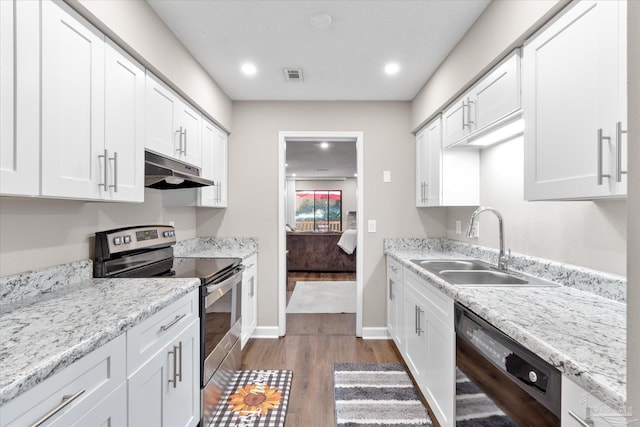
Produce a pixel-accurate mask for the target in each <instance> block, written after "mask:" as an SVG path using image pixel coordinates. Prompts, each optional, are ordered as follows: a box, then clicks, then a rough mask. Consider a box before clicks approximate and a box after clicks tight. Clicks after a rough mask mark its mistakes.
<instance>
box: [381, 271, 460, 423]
mask: <svg viewBox="0 0 640 427" xmlns="http://www.w3.org/2000/svg"><path fill="white" fill-rule="evenodd" d="M394 262H395V261H394V260H391V259H390V260H389V261H388V264H387V266H388V267H391V266H392V265H393V264H392V263H394ZM392 272H393V270H392ZM392 280H393V274H391V275H390V276H389V280H388V281H389V283H391V281H392ZM388 299H389V298H388ZM391 310H392V311H395V312H396V313H401V315H400V316H401V319H402V328H403V330H402V334H403V336H404V343H403V344H401V345H399V346H398V349H399V350H400V353H401V354H402V357H403V358H404V361H405V362H406V364H407V366H408V367H409V370H410V371H411V374H412V375H413V377H414V379H415V381H416V383H417V385H418V387H419V388H420V391H421V392H422V394H423V395H424V396H425V398H426V400H427V403H428V404H429V407H430V408H431V410H432V411H433V413H434V415H435V417H436V419H437V421H438V423H439V424H440V425H441V426H442V427H445V426H454V425H455V412H456V410H455V392H456V390H455V385H456V374H455V369H456V338H455V329H454V318H453V300H452V299H451V298H449V297H448V296H446V295H444V294H443V293H442V292H440V291H439V290H438V289H436V288H434V287H433V286H431V285H430V284H429V283H428V282H427V281H426V280H423V279H421V278H420V277H419V276H417V275H416V274H414V273H413V272H412V271H409V270H406V269H405V270H404V283H403V286H402V300H401V303H400V304H396V305H395V307H393V308H392V309H391ZM389 333H390V334H392V336H393V334H394V332H392V330H390V331H389ZM396 344H397V342H396Z"/></svg>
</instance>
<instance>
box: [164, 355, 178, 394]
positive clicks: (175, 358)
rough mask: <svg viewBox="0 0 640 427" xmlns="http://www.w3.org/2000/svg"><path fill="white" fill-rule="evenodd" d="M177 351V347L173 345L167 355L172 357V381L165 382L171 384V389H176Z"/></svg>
mask: <svg viewBox="0 0 640 427" xmlns="http://www.w3.org/2000/svg"><path fill="white" fill-rule="evenodd" d="M177 349H178V347H176V346H175V345H174V346H173V350H171V351H170V352H169V354H171V355H173V379H169V380H167V383H168V384H171V383H173V388H176V387H177V386H178V381H177V376H178V354H177Z"/></svg>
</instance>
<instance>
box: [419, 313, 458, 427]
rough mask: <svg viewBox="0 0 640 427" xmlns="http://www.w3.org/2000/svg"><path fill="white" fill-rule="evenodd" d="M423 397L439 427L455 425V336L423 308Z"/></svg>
mask: <svg viewBox="0 0 640 427" xmlns="http://www.w3.org/2000/svg"><path fill="white" fill-rule="evenodd" d="M425 318H426V330H425V332H424V333H425V336H426V346H427V354H426V362H425V365H426V370H425V376H424V385H425V387H424V388H423V390H422V391H423V394H424V395H425V397H426V399H427V402H428V403H429V407H430V408H431V410H432V411H433V412H434V414H435V416H436V418H437V419H438V422H439V423H440V425H441V426H442V427H446V426H452V427H453V426H455V423H456V422H455V410H456V409H455V395H456V388H455V387H456V334H455V332H454V330H453V328H451V327H448V326H447V325H445V324H444V323H443V322H442V321H440V320H439V319H438V313H435V312H433V311H431V310H430V309H429V307H428V306H427V308H426V313H425Z"/></svg>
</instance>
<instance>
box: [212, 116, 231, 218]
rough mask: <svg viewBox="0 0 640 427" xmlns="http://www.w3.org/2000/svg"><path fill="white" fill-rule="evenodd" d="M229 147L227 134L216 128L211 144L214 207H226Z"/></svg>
mask: <svg viewBox="0 0 640 427" xmlns="http://www.w3.org/2000/svg"><path fill="white" fill-rule="evenodd" d="M228 149H229V135H227V134H226V132H224V131H222V130H220V129H217V128H216V134H215V138H214V145H213V162H214V169H213V170H214V175H213V181H214V182H215V183H216V185H215V191H216V207H219V208H226V207H227V162H228Z"/></svg>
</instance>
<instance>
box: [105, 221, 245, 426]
mask: <svg viewBox="0 0 640 427" xmlns="http://www.w3.org/2000/svg"><path fill="white" fill-rule="evenodd" d="M175 243H176V233H175V229H174V227H171V226H167V225H146V226H133V227H125V228H118V229H113V230H107V231H101V232H98V233H96V236H95V256H94V263H93V275H94V277H101V278H116V277H120V278H144V277H168V278H172V277H175V278H189V277H193V278H199V279H200V282H201V286H200V373H201V376H200V378H201V382H200V388H201V408H202V411H201V415H202V418H201V423H200V425H201V426H208V425H209V424H210V420H211V418H212V417H213V414H214V412H215V409H216V407H217V405H218V401H219V399H220V396H221V391H222V390H224V388H225V387H226V385H227V383H228V381H229V379H230V377H231V375H232V373H233V372H235V371H236V370H238V369H240V335H241V332H242V331H241V324H242V322H241V318H240V315H241V312H242V309H241V307H242V288H241V286H242V271H243V270H244V266H243V265H242V260H241V259H240V258H187V257H174V256H173V245H174V244H175Z"/></svg>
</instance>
